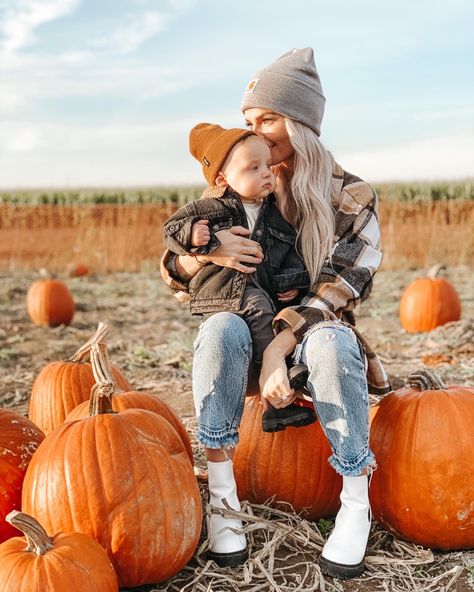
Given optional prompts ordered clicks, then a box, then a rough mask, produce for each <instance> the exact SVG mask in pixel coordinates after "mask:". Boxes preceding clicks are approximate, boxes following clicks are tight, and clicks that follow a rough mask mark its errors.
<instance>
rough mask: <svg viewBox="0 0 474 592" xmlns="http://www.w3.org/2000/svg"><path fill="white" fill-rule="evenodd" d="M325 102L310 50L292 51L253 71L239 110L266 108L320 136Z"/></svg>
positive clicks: (308, 48) (309, 48)
mask: <svg viewBox="0 0 474 592" xmlns="http://www.w3.org/2000/svg"><path fill="white" fill-rule="evenodd" d="M325 102H326V99H325V98H324V95H323V89H322V87H321V81H320V80H319V75H318V72H317V70H316V65H315V63H314V54H313V50H312V49H311V47H306V48H305V49H292V50H291V51H289V52H287V53H285V54H284V55H282V56H280V57H279V58H278V59H277V60H276V61H275V62H273V64H270V65H269V66H267V67H266V68H263V70H260V72H257V73H256V74H255V76H254V77H253V79H252V80H251V81H250V82H249V83H248V85H247V88H246V89H245V91H244V97H243V101H242V111H245V110H246V109H252V108H254V107H257V108H260V109H269V110H271V111H275V113H279V114H280V115H284V116H286V117H289V118H290V119H294V120H295V121H299V122H300V123H302V124H304V125H306V126H307V127H309V128H310V129H312V130H313V131H314V132H315V133H316V134H317V135H318V136H319V135H320V134H321V121H322V119H323V114H324V104H325Z"/></svg>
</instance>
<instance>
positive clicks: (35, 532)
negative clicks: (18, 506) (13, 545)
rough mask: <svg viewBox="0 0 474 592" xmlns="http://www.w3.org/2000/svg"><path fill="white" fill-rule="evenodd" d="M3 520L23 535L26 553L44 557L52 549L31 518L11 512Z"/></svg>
mask: <svg viewBox="0 0 474 592" xmlns="http://www.w3.org/2000/svg"><path fill="white" fill-rule="evenodd" d="M5 520H6V521H7V522H8V523H9V524H11V525H12V526H14V527H15V528H18V530H21V532H22V533H23V534H24V535H25V537H26V541H27V543H28V546H27V547H26V551H29V552H32V553H36V555H44V554H45V553H46V552H47V551H49V550H50V549H53V548H54V545H53V541H52V540H51V538H50V537H49V536H48V535H47V533H46V531H45V529H44V528H43V527H42V526H41V524H40V523H39V522H38V521H37V520H36V518H33V516H30V515H29V514H25V513H24V512H18V511H17V510H13V511H12V512H10V513H9V514H8V515H7V516H6V518H5Z"/></svg>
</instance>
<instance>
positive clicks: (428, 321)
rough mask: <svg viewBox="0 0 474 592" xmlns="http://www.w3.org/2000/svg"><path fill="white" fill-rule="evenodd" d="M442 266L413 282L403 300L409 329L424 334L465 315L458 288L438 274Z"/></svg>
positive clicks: (402, 310) (402, 315) (402, 313)
mask: <svg viewBox="0 0 474 592" xmlns="http://www.w3.org/2000/svg"><path fill="white" fill-rule="evenodd" d="M440 267H441V266H439V265H437V266H435V267H433V268H432V269H431V270H430V271H429V272H428V276H427V277H425V278H419V279H417V280H415V281H414V282H412V283H411V284H409V286H408V287H407V288H406V289H405V291H404V292H403V294H402V297H401V300H400V311H399V313H400V322H401V324H402V327H403V328H404V329H405V331H408V332H409V333H420V332H424V331H431V330H432V329H434V328H435V327H438V326H439V325H444V324H445V323H448V322H450V321H459V319H460V318H461V301H460V299H459V295H458V293H457V292H456V290H455V288H454V287H453V286H452V284H450V283H449V282H448V281H447V280H445V279H444V278H439V277H437V274H438V272H439V270H440Z"/></svg>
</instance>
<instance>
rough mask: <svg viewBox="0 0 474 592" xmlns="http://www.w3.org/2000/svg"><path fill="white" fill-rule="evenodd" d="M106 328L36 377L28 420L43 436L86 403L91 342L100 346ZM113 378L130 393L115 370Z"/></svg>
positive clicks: (101, 325) (91, 378) (91, 377)
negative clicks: (71, 354)
mask: <svg viewBox="0 0 474 592" xmlns="http://www.w3.org/2000/svg"><path fill="white" fill-rule="evenodd" d="M107 331H108V327H107V325H106V324H105V323H99V326H98V328H97V331H96V333H95V335H94V336H93V337H92V338H91V339H89V340H88V341H87V342H86V343H85V344H84V345H83V346H82V347H80V348H79V349H78V350H77V352H76V353H75V354H74V355H73V356H71V357H70V358H69V359H68V360H65V361H57V362H51V363H50V364H48V365H47V366H45V367H44V368H43V369H42V370H41V372H40V373H39V374H38V376H37V377H36V379H35V381H34V383H33V388H32V391H31V397H30V406H29V417H30V419H31V420H32V421H33V422H34V423H36V425H38V426H39V427H40V428H41V429H42V430H43V431H44V433H45V434H49V433H50V432H52V431H53V430H54V429H55V428H57V427H58V426H60V425H61V424H62V423H63V421H64V420H65V419H66V416H67V414H68V413H69V412H70V411H72V410H73V409H75V408H76V407H77V406H78V405H79V404H80V403H82V402H83V401H88V400H89V396H90V392H91V388H92V386H93V385H94V384H95V379H94V374H93V372H92V367H91V364H90V363H89V362H87V361H86V360H87V359H88V358H89V355H90V350H91V347H92V346H93V345H94V343H102V342H103V340H104V339H105V337H106V335H107ZM112 371H113V375H114V379H115V380H116V382H117V385H118V386H119V387H120V388H123V389H125V390H130V384H129V382H128V381H127V380H126V378H124V376H122V374H121V373H120V371H119V370H118V369H117V368H113V369H112Z"/></svg>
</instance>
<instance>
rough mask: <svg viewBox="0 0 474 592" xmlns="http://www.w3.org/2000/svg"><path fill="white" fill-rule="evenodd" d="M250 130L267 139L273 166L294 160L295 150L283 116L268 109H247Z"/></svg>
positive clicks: (247, 121) (246, 118)
mask: <svg viewBox="0 0 474 592" xmlns="http://www.w3.org/2000/svg"><path fill="white" fill-rule="evenodd" d="M244 115H245V121H246V125H247V127H248V128H250V129H251V130H252V131H254V132H256V133H257V134H260V135H261V136H262V137H263V138H265V140H266V142H267V144H268V147H269V148H270V152H271V156H272V164H273V165H275V164H280V163H281V162H286V163H287V164H289V163H290V162H291V161H292V160H293V156H294V152H295V149H294V148H293V146H292V145H291V142H290V138H289V137H288V132H287V130H286V125H285V118H284V116H283V115H279V114H278V113H274V112H273V111H269V110H268V109H259V108H253V109H247V110H246V111H245V113H244Z"/></svg>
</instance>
